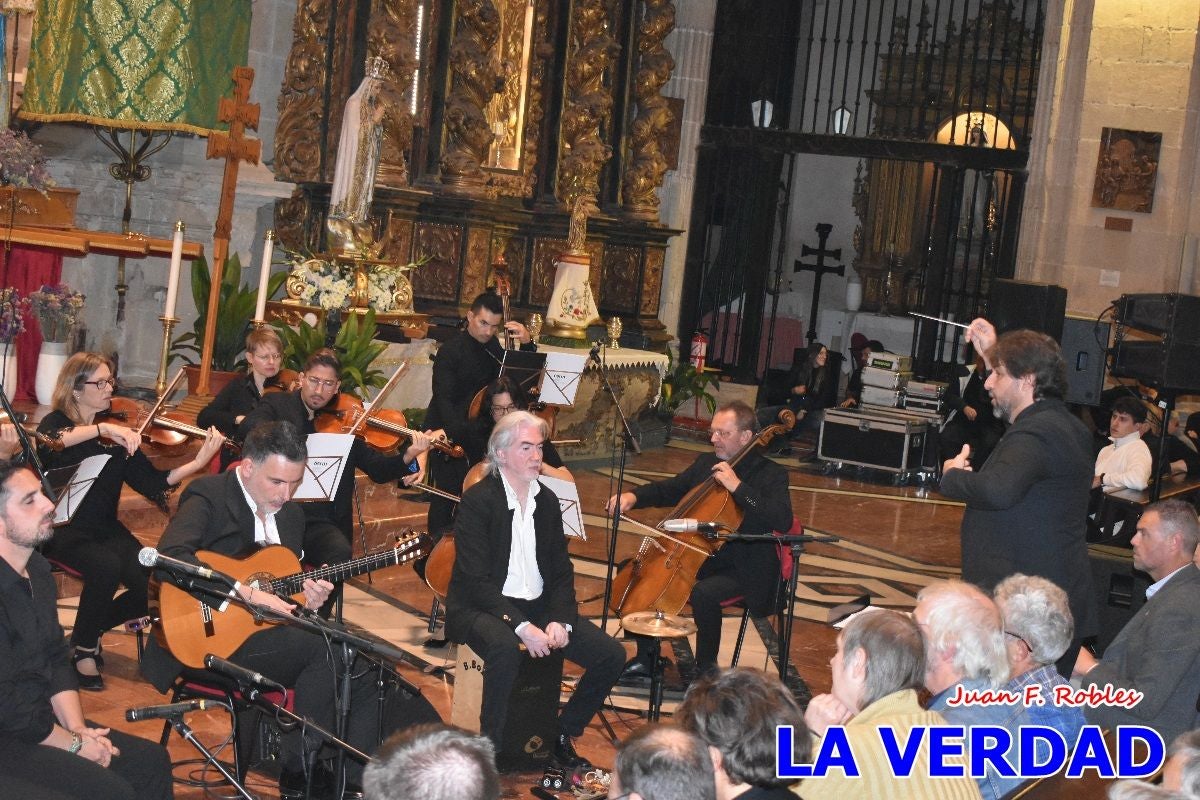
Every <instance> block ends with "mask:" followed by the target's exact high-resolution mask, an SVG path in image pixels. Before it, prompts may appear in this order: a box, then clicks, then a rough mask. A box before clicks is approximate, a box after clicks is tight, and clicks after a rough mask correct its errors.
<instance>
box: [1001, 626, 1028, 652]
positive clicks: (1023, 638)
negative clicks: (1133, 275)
mask: <svg viewBox="0 0 1200 800" xmlns="http://www.w3.org/2000/svg"><path fill="white" fill-rule="evenodd" d="M1004 635H1005V636H1011V637H1012V638H1014V639H1016V640H1017V641H1018V642H1020V643H1021V644H1023V645H1025V649H1026V650H1028V651H1029V652H1030V653H1032V652H1033V648H1032V647H1030V646H1029V642H1027V641H1025V637H1023V636H1018V635H1017V634H1015V633H1013V632H1012V631H1005V632H1004Z"/></svg>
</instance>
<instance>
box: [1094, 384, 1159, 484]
mask: <svg viewBox="0 0 1200 800" xmlns="http://www.w3.org/2000/svg"><path fill="white" fill-rule="evenodd" d="M1145 421H1146V406H1144V405H1143V404H1142V402H1141V401H1140V400H1138V399H1136V398H1134V397H1129V396H1125V397H1118V398H1117V399H1116V400H1115V401H1114V402H1113V405H1112V417H1111V418H1110V419H1109V423H1108V438H1109V439H1112V444H1110V445H1108V446H1107V447H1105V448H1104V449H1103V450H1101V451H1100V453H1099V454H1098V455H1097V456H1096V470H1095V472H1094V475H1095V477H1094V478H1093V479H1092V488H1093V489H1101V490H1103V491H1109V490H1113V489H1136V490H1138V491H1141V490H1142V489H1145V488H1146V487H1147V486H1149V485H1150V471H1151V468H1152V466H1153V459H1152V458H1151V456H1150V448H1148V447H1146V443H1145V442H1143V441H1142V432H1141V428H1140V426H1141V425H1142V423H1144V422H1145Z"/></svg>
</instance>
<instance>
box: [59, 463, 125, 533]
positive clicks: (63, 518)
mask: <svg viewBox="0 0 1200 800" xmlns="http://www.w3.org/2000/svg"><path fill="white" fill-rule="evenodd" d="M110 458H112V456H110V455H108V454H101V455H97V456H89V457H88V458H85V459H84V460H83V461H80V462H79V466H78V467H77V468H76V470H75V474H74V475H72V476H71V478H70V480H69V481H67V485H66V487H65V488H64V489H63V490H62V493H61V494H59V496H58V503H57V505H55V507H54V524H55V525H65V524H66V523H68V522H70V521H71V518H72V517H74V516H75V512H76V511H78V510H79V506H80V504H82V503H83V498H85V497H87V493H88V490H89V489H91V488H92V484H93V483H95V482H96V478H97V477H99V475H100V472H101V470H103V469H104V465H105V464H107V463H108V460H109V459H110Z"/></svg>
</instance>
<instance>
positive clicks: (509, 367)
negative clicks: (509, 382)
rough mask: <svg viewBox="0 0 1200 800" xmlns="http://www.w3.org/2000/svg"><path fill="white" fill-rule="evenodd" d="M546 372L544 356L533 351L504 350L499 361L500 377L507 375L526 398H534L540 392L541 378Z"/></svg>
mask: <svg viewBox="0 0 1200 800" xmlns="http://www.w3.org/2000/svg"><path fill="white" fill-rule="evenodd" d="M545 372H546V354H545V353H538V352H536V351H533V350H505V351H504V356H503V357H502V358H501V359H500V375H508V376H509V377H510V378H512V379H513V380H514V381H516V382H517V385H519V386H520V387H521V391H523V392H524V393H525V396H526V397H536V396H538V395H539V394H540V393H541V391H542V376H543V375H544V374H545Z"/></svg>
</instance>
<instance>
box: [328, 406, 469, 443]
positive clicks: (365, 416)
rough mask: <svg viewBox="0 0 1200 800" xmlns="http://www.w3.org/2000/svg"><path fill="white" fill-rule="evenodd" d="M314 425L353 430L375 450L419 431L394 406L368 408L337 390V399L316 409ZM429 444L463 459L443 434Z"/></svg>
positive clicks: (338, 429) (340, 431) (353, 432)
mask: <svg viewBox="0 0 1200 800" xmlns="http://www.w3.org/2000/svg"><path fill="white" fill-rule="evenodd" d="M313 425H314V427H315V428H316V429H317V432H318V433H352V434H354V435H355V436H358V437H360V438H361V439H362V440H363V441H364V442H366V443H367V444H369V445H370V446H371V447H374V448H375V449H376V450H381V451H384V452H386V451H389V450H394V449H395V448H396V447H397V445H399V444H400V441H401V439H405V438H407V439H411V438H413V437H414V436H416V435H417V434H418V433H420V431H416V430H413V429H412V428H409V427H407V421H406V420H405V418H404V413H403V412H401V411H397V410H396V409H394V408H381V409H371V410H370V411H367V410H366V408H365V407H364V406H363V402H362V400H359V399H358V398H357V397H355V396H354V395H352V394H349V393H347V392H340V393H339V394H338V396H337V398H336V400H335V401H334V402H332V403H330V404H329V405H327V406H325V407H324V408H322V409H321V410H320V411H318V412H317V415H316V417H315V418H314V419H313ZM430 446H431V447H433V448H434V449H436V450H440V451H442V452H443V453H445V454H446V455H448V456H450V457H451V458H462V457H463V456H464V455H465V454H466V453H465V451H464V450H463V449H462V446H461V445H457V444H455V443H454V442H452V441H450V440H449V439H447V438H445V437H444V436H442V437H438V438H436V439H431V440H430Z"/></svg>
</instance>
